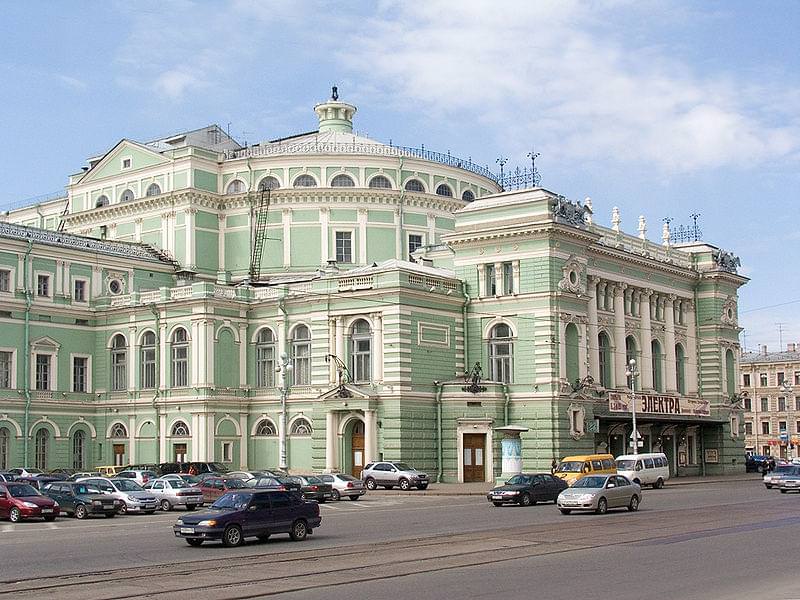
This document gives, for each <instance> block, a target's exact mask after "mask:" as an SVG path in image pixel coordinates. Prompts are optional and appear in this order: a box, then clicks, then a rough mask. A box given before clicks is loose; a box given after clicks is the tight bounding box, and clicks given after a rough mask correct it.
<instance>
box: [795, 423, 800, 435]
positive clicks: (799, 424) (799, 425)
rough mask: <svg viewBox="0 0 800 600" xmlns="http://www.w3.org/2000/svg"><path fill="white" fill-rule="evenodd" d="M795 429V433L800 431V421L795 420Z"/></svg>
mask: <svg viewBox="0 0 800 600" xmlns="http://www.w3.org/2000/svg"><path fill="white" fill-rule="evenodd" d="M794 431H795V433H800V421H797V422H795V424H794Z"/></svg>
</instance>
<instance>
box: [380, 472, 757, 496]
mask: <svg viewBox="0 0 800 600" xmlns="http://www.w3.org/2000/svg"><path fill="white" fill-rule="evenodd" d="M761 477H762V476H761V474H760V473H742V474H739V475H718V476H711V475H709V476H708V477H675V478H673V479H670V480H669V481H668V482H667V483H665V484H664V487H674V486H679V485H698V484H702V483H706V484H712V483H730V482H736V481H761ZM491 488H492V484H491V483H488V482H485V481H479V482H476V483H431V484H430V485H429V486H428V489H427V490H409V491H407V492H401V491H400V490H398V489H396V488H395V489H393V490H391V491H389V490H384V489H383V488H379V489H377V490H375V491H373V492H369V493H371V494H374V493H376V492H377V493H379V494H392V495H395V496H397V495H400V496H483V495H485V494H486V492H487V491H489V490H490V489H491Z"/></svg>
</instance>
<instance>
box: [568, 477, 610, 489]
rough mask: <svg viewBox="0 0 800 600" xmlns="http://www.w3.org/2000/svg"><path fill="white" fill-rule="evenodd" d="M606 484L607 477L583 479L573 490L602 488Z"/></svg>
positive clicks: (577, 482) (579, 480)
mask: <svg viewBox="0 0 800 600" xmlns="http://www.w3.org/2000/svg"><path fill="white" fill-rule="evenodd" d="M605 484H606V478H605V477H582V478H581V479H578V481H576V482H575V484H574V485H573V486H572V487H573V488H596V489H597V488H601V487H603V486H604V485H605Z"/></svg>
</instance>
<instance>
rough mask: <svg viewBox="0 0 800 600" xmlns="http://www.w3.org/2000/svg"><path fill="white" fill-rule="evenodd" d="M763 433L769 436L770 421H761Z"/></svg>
mask: <svg viewBox="0 0 800 600" xmlns="http://www.w3.org/2000/svg"><path fill="white" fill-rule="evenodd" d="M761 433H763V434H766V435H769V421H761Z"/></svg>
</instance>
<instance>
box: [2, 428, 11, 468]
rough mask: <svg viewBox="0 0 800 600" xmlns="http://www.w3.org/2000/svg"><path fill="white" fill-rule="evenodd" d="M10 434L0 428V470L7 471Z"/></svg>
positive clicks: (5, 429)
mask: <svg viewBox="0 0 800 600" xmlns="http://www.w3.org/2000/svg"><path fill="white" fill-rule="evenodd" d="M10 440H11V433H10V432H9V431H8V428H7V427H0V469H2V470H3V471H5V470H6V469H8V463H9V462H10V461H9V457H10V456H11V447H10V445H11V441H10Z"/></svg>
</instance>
